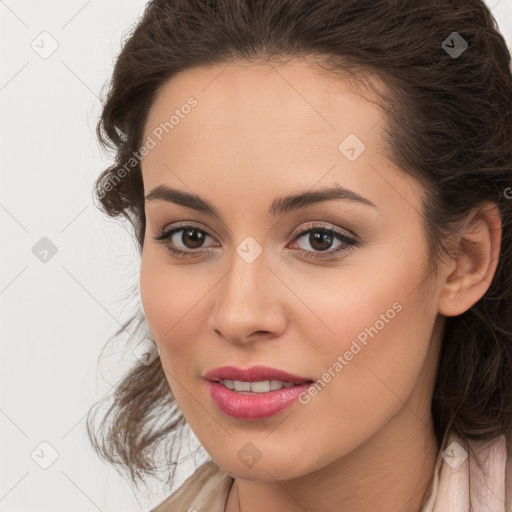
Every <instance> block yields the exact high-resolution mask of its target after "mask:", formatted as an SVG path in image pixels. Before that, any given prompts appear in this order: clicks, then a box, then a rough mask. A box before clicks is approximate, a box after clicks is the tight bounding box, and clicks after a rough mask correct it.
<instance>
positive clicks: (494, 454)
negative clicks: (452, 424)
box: [422, 433, 512, 512]
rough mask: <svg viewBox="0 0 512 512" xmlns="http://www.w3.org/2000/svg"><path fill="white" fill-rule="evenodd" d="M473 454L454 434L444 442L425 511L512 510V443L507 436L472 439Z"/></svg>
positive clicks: (470, 443) (497, 511) (470, 447)
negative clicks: (483, 439)
mask: <svg viewBox="0 0 512 512" xmlns="http://www.w3.org/2000/svg"><path fill="white" fill-rule="evenodd" d="M468 445H469V449H470V451H469V453H468V452H467V451H466V450H465V449H464V447H463V446H464V443H463V442H462V440H461V439H460V438H459V437H458V436H457V435H455V434H454V433H452V434H450V436H449V438H448V440H447V441H446V443H443V448H442V449H441V451H440V453H439V455H438V459H437V464H436V469H435V472H434V478H433V481H432V486H431V490H430V499H429V500H428V503H427V505H426V506H425V507H424V508H423V509H422V512H432V511H434V510H435V511H436V512H466V511H467V510H469V506H470V503H471V505H472V507H473V510H493V511H495V512H505V511H508V510H512V440H511V439H507V438H506V436H505V435H500V436H497V437H495V438H492V439H489V440H485V441H476V440H469V442H468Z"/></svg>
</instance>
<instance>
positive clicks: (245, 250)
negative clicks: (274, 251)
mask: <svg viewBox="0 0 512 512" xmlns="http://www.w3.org/2000/svg"><path fill="white" fill-rule="evenodd" d="M256 244H257V245H256ZM258 246H259V247H258ZM267 263H268V262H267V258H266V257H265V253H264V251H263V247H261V246H260V244H259V243H258V242H256V241H255V240H254V239H253V240H244V241H242V242H241V243H240V244H239V246H238V247H237V248H236V253H234V254H233V258H232V265H231V269H230V270H229V271H228V272H227V274H226V275H225V276H224V279H223V280H222V283H219V284H220V287H219V289H218V290H219V291H218V293H217V296H216V304H215V314H214V318H213V322H214V328H215V329H216V330H217V331H220V332H221V333H222V334H223V335H224V336H225V337H226V338H228V339H230V340H231V341H235V340H238V341H243V340H245V339H246V338H247V337H248V336H250V335H251V334H252V333H253V332H256V331H268V332H272V331H275V330H276V328H277V327H278V325H277V324H276V319H277V316H276V315H277V311H276V310H275V307H276V302H275V300H272V299H271V297H270V295H271V291H270V290H271V287H272V286H273V285H272V283H271V282H270V280H272V279H275V277H274V276H273V274H272V272H270V270H269V269H268V268H267ZM271 309H272V312H271V311H270V310H271Z"/></svg>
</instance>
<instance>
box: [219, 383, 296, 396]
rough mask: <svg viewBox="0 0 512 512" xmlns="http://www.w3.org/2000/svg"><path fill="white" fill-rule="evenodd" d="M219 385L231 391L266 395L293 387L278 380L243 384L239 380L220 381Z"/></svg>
mask: <svg viewBox="0 0 512 512" xmlns="http://www.w3.org/2000/svg"><path fill="white" fill-rule="evenodd" d="M219 383H220V384H222V385H223V386H225V387H226V388H228V389H231V390H232V391H240V392H250V393H268V392H269V391H277V390H279V389H282V388H291V387H293V386H295V384H294V383H293V382H281V381H280V380H262V381H258V382H245V381H241V380H220V381H219Z"/></svg>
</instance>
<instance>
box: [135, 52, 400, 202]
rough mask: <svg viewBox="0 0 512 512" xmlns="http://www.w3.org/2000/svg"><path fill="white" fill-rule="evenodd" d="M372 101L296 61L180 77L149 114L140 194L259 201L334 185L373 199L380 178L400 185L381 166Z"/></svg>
mask: <svg viewBox="0 0 512 512" xmlns="http://www.w3.org/2000/svg"><path fill="white" fill-rule="evenodd" d="M374 97H375V96H374V95H372V93H371V92H370V91H367V90H365V91H364V95H363V94H361V90H360V89H358V88H355V87H354V85H353V83H352V82H351V81H348V80H344V79H343V78H341V77H336V76H329V75H327V74H325V73H320V72H318V70H316V69H315V68H314V67H313V66H312V65H311V64H310V63H309V62H307V61H301V60H294V61H290V62H288V63H285V64H282V63H281V64H275V63H262V64H257V65H246V64H233V63H230V64H225V63H224V64H216V65H212V66H208V67H198V68H194V69H189V70H186V71H183V72H181V73H179V74H177V75H176V76H174V77H173V78H172V79H170V80H169V81H168V82H167V83H165V84H164V86H163V87H162V88H161V89H160V91H159V93H158V95H157V96H156V98H155V101H154V102H153V104H152V106H151V109H150V111H149V113H148V118H147V122H146V126H145V131H144V139H146V138H147V137H152V138H153V139H154V140H155V142H156V145H155V147H154V148H153V149H151V151H150V152H149V154H147V155H146V156H145V157H144V159H143V162H142V169H143V178H144V188H145V191H146V192H147V191H148V190H149V189H150V188H153V187H155V186H157V185H159V184H161V183H171V182H172V183H174V184H176V185H181V188H183V184H184V183H185V185H186V186H187V188H191V189H193V191H194V192H198V193H199V191H203V192H204V193H203V194H202V195H207V196H208V193H211V194H217V193H225V191H226V189H229V188H230V187H231V186H232V185H236V184H239V185H240V186H245V187H246V188H247V187H250V189H251V191H252V192H253V196H254V194H256V196H257V197H261V196H260V193H261V194H268V190H269V189H270V190H271V191H272V192H276V191H277V190H280V189H282V190H283V191H284V192H288V193H289V192H290V191H291V190H290V188H297V189H304V188H305V187H313V186H314V185H315V183H318V184H319V185H320V186H323V185H328V184H331V183H333V182H337V183H340V184H342V185H343V186H347V187H348V188H353V189H355V190H357V192H359V193H361V194H362V195H364V194H365V193H366V194H368V195H371V194H372V192H371V190H369V188H371V186H370V187H368V185H371V184H373V185H375V184H377V183H378V182H382V173H383V172H385V173H386V175H387V181H388V182H389V181H390V180H391V182H393V181H394V180H398V181H403V180H406V179H407V178H406V176H405V175H404V174H403V173H401V172H397V171H398V170H397V169H396V168H393V165H392V164H391V162H390V161H389V160H388V159H387V158H386V151H387V149H386V146H385V144H384V139H383V126H384V124H385V116H384V113H383V111H382V110H381V108H380V107H379V106H378V104H377V103H376V101H375V100H374V101H368V98H370V99H372V98H374ZM190 98H193V99H194V100H195V106H194V107H193V108H189V107H186V108H185V106H187V105H188V104H190ZM172 116H173V120H172V122H171V123H170V122H169V120H170V118H171V117H172ZM155 133H156V134H157V135H155ZM351 148H353V149H354V151H352V152H351ZM347 150H348V153H347ZM354 153H355V156H356V158H355V159H354V158H353V156H354ZM348 157H351V158H348ZM390 174H393V176H391V175H390ZM180 181H181V183H180ZM381 184H382V183H381ZM391 186H392V187H393V185H391ZM388 187H389V183H388ZM365 189H366V190H365ZM375 193H376V192H375V191H373V194H374V197H375ZM399 195H400V192H399ZM210 197H211V196H210ZM372 200H373V199H372ZM377 200H378V198H377Z"/></svg>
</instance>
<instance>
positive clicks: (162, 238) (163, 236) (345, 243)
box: [153, 224, 358, 259]
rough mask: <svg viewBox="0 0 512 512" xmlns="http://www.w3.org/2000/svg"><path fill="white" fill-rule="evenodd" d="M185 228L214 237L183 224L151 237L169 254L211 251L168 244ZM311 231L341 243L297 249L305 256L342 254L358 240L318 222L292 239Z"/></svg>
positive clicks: (182, 256)
mask: <svg viewBox="0 0 512 512" xmlns="http://www.w3.org/2000/svg"><path fill="white" fill-rule="evenodd" d="M187 229H193V230H196V231H199V232H201V233H204V234H206V235H208V236H209V237H211V238H215V237H214V236H213V235H211V234H210V233H209V232H208V231H206V230H205V229H201V228H198V227H197V226H194V225H190V224H185V225H181V226H178V227H174V228H172V229H167V230H165V229H164V230H163V231H161V233H160V234H159V235H157V236H155V237H153V239H154V240H155V241H157V242H161V243H163V244H164V245H165V247H166V249H167V250H168V251H169V252H170V253H171V254H173V255H174V256H176V257H178V258H189V257H194V256H196V255H197V253H199V252H203V251H206V252H212V251H213V249H197V250H194V249H189V250H187V251H183V250H180V249H176V248H175V247H172V246H171V245H169V244H168V242H167V241H168V240H169V239H170V238H171V237H172V236H173V235H174V234H175V233H178V232H180V231H186V230H187ZM312 231H321V232H324V233H327V234H329V235H332V237H333V238H336V239H337V240H339V241H340V242H342V245H340V246H339V247H338V248H337V249H334V250H328V251H316V252H314V251H307V250H305V249H297V250H298V251H299V252H300V253H302V254H304V255H305V256H306V257H307V258H311V259H327V258H328V257H330V256H332V255H333V254H343V253H345V252H348V251H350V250H352V249H353V248H354V247H356V246H357V245H358V241H357V240H356V239H354V238H351V237H349V236H347V235H345V234H343V233H341V232H339V231H337V230H335V229H330V228H327V227H325V226H322V225H318V224H313V225H310V226H307V227H301V228H299V229H298V230H297V234H296V236H295V238H294V239H293V241H294V242H295V241H296V240H297V239H298V238H300V237H301V236H303V235H304V234H306V233H310V232H312ZM312 253H313V254H316V255H314V256H313V255H312ZM324 255H325V256H324Z"/></svg>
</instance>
